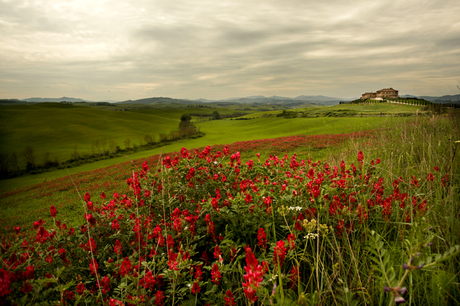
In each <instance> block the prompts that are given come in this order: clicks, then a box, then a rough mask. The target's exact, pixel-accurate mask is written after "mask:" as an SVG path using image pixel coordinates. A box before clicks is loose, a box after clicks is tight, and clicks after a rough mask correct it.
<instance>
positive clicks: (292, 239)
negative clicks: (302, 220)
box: [287, 234, 295, 250]
mask: <svg viewBox="0 0 460 306" xmlns="http://www.w3.org/2000/svg"><path fill="white" fill-rule="evenodd" d="M287 240H288V243H289V249H290V250H293V249H294V248H295V235H294V234H289V235H288V237H287Z"/></svg>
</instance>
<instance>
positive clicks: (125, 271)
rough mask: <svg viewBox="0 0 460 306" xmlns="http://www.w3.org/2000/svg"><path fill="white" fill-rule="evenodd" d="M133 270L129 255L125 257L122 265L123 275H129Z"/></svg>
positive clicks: (121, 271)
mask: <svg viewBox="0 0 460 306" xmlns="http://www.w3.org/2000/svg"><path fill="white" fill-rule="evenodd" d="M130 272H131V260H129V258H128V257H125V259H124V260H123V262H122V263H121V267H120V274H121V276H125V275H129V274H130Z"/></svg>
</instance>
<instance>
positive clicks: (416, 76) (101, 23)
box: [0, 0, 460, 100]
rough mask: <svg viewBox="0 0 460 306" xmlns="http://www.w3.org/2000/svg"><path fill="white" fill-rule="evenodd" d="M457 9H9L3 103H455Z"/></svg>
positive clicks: (57, 1)
mask: <svg viewBox="0 0 460 306" xmlns="http://www.w3.org/2000/svg"><path fill="white" fill-rule="evenodd" d="M457 2H458V1H450V0H449V1H415V0H407V1H383V0H382V1H361V0H354V1H347V2H344V1H328V2H324V1H300V0H298V1H297V0H296V1H294V0H293V1H284V2H280V1H275V0H273V1H268V0H267V1H251V2H250V3H249V4H248V2H247V1H242V0H235V1H221V2H215V1H207V0H197V1H193V2H190V1H183V0H174V1H148V0H133V1H121V0H119V1H116V0H115V1H89V0H79V1H70V0H68V1H64V0H37V1H34V2H30V1H26V0H15V1H12V0H10V1H7V0H0V31H1V34H2V35H0V67H1V70H2V73H1V74H0V98H27V97H31V96H46V97H59V96H63V95H66V96H74V97H79V98H85V99H91V100H104V99H115V100H123V99H136V98H144V97H148V96H171V97H178V98H199V97H203V98H209V99H212V98H226V97H231V96H245V95H256V94H263V95H275V94H276V95H281V96H296V95H300V94H323V95H330V96H339V97H357V96H359V95H360V94H361V93H362V92H363V91H373V90H378V89H380V88H382V87H388V86H392V87H394V88H397V89H399V90H400V91H401V93H403V94H404V93H411V94H420V95H442V94H452V93H456V91H457V89H456V85H457V84H460V74H459V67H460V56H459V55H460V22H459V21H458V12H459V11H460V4H459V3H457Z"/></svg>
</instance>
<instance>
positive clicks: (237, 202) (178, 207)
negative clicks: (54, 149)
mask: <svg viewBox="0 0 460 306" xmlns="http://www.w3.org/2000/svg"><path fill="white" fill-rule="evenodd" d="M437 124H439V122H436V124H434V123H433V125H432V127H433V128H438V127H439V126H440V125H437ZM455 124H456V123H455ZM453 127H455V128H457V127H458V125H453ZM421 130H423V131H427V130H429V128H428V127H426V126H423V128H422V125H413V126H411V127H404V130H402V131H403V132H404V133H400V131H398V135H400V139H402V140H403V141H406V142H407V141H408V139H410V135H415V134H414V133H416V132H417V131H421ZM447 130H449V128H448V129H447ZM450 130H451V131H453V130H452V125H451V126H450ZM454 132H455V133H457V134H455V133H454ZM375 133H376V131H374V132H370V131H369V132H361V133H355V134H346V135H344V134H342V135H321V136H293V137H283V138H278V139H267V140H258V141H250V142H241V143H235V144H232V145H227V146H224V145H222V146H215V147H210V146H208V147H205V148H200V149H196V150H190V151H189V150H187V149H186V148H183V149H182V150H181V152H177V153H174V154H165V155H163V156H153V157H151V158H150V159H148V160H144V161H134V162H133V163H125V164H120V165H117V166H113V167H109V168H105V169H100V170H97V171H94V172H87V173H81V174H80V175H79V176H73V177H72V178H64V179H60V180H55V181H51V182H47V183H43V184H40V185H38V186H33V187H30V189H18V190H13V191H9V192H8V193H4V194H2V195H0V201H1V203H2V209H3V210H4V211H6V212H7V213H6V215H8V209H13V208H14V209H18V208H15V207H8V205H5V203H8V204H9V206H14V205H17V206H21V209H23V211H21V213H20V214H18V215H17V219H16V220H14V222H16V223H12V221H9V219H10V218H2V220H1V221H2V223H3V224H4V225H6V226H5V228H3V229H2V232H3V236H2V246H1V258H2V267H0V301H1V302H0V303H3V304H4V305H9V304H19V305H25V304H40V303H43V304H53V305H57V304H59V305H64V304H66V305H67V304H71V305H84V304H106V305H332V304H335V305H381V304H389V305H392V304H395V303H404V302H406V303H407V304H415V305H420V304H422V305H443V304H445V305H449V304H456V303H458V302H459V301H460V290H459V286H458V284H459V279H458V273H459V271H458V266H459V265H458V263H459V256H458V255H459V253H460V246H459V244H460V241H459V237H458V232H456V229H458V225H457V223H456V222H455V220H456V218H457V217H458V214H459V206H458V197H457V196H456V195H455V193H456V191H455V190H456V189H455V188H456V187H455V186H458V181H459V177H458V172H457V170H458V166H455V165H456V163H455V162H456V161H457V160H458V155H456V154H455V147H454V145H453V143H454V142H453V141H452V137H457V136H458V130H455V131H453V132H452V136H451V137H450V139H451V141H450V143H449V144H446V146H450V149H451V152H450V155H449V156H448V157H446V158H440V157H439V158H437V157H436V155H435V154H438V153H439V152H445V148H444V147H441V145H439V148H433V145H432V143H431V138H430V143H429V144H428V141H426V142H427V144H426V147H430V148H431V149H430V150H432V151H430V152H431V155H430V156H433V159H424V160H423V161H419V160H418V159H416V157H417V156H419V155H420V156H421V155H423V156H425V151H423V150H419V152H418V153H417V154H419V155H413V156H412V157H411V160H412V159H414V160H415V161H416V162H417V163H418V165H419V169H422V170H418V171H415V170H413V168H411V167H405V168H404V169H402V168H401V167H400V169H399V170H398V169H397V167H396V166H397V165H403V162H404V161H403V158H402V157H400V158H399V160H396V161H394V162H393V164H391V167H390V166H389V165H390V163H391V162H392V160H391V159H390V158H388V156H393V155H392V154H393V151H392V152H390V153H386V151H385V150H383V149H382V148H381V147H378V145H379V144H380V145H381V144H382V143H383V139H385V138H388V134H385V135H383V134H382V135H383V136H382V137H381V138H377V136H376V135H375ZM382 133H383V132H382ZM398 137H399V136H398ZM372 138H373V139H374V140H371V139H372ZM349 140H353V146H358V147H359V146H361V147H363V149H361V150H360V149H358V150H356V152H354V154H353V157H352V158H350V159H347V160H338V161H337V163H332V162H330V161H328V160H316V159H315V160H312V159H311V158H306V159H301V158H299V157H298V156H299V155H300V153H299V154H296V153H291V154H286V153H285V152H305V151H307V152H309V154H311V152H314V151H317V150H322V149H324V148H335V149H337V148H342V149H343V147H342V145H345V144H346V142H347V141H349ZM390 141H391V142H393V143H394V145H395V146H397V148H398V149H400V148H402V147H403V146H402V145H401V144H398V142H397V138H396V137H395V138H393V139H391V140H390ZM424 141H425V140H424ZM370 142H372V143H370ZM433 143H436V140H435V139H433ZM420 146H422V148H425V144H420ZM411 148H414V146H412V147H411ZM351 149H352V148H351ZM351 149H350V147H349V148H348V151H349V150H351ZM422 151H423V152H422ZM260 153H261V154H260ZM379 154H381V155H382V156H381V157H379V156H378V155H379ZM387 154H390V155H387ZM440 154H444V153H440ZM243 155H244V158H242V157H243ZM337 156H339V155H337ZM430 158H431V157H430ZM332 160H334V161H335V160H337V157H334V158H332ZM427 160H428V161H429V162H426V161H427ZM432 161H434V163H433V162H432ZM420 165H423V167H422V166H420ZM390 170H391V171H390ZM398 171H399V172H398ZM408 171H413V172H409V173H407V172H408ZM404 172H406V173H407V175H403V174H405V173H404ZM76 188H78V190H79V192H77V191H76ZM75 198H77V199H78V202H79V204H78V205H79V207H81V208H78V209H77V208H76V206H75V204H73V203H75V202H74V201H75ZM11 199H14V201H12V200H11ZM8 201H9V202H8ZM34 209H35V210H34ZM74 216H75V217H74ZM77 216H78V217H77ZM69 219H71V221H72V224H71V222H68V220H69ZM79 220H81V222H80V223H79V224H78V222H77V221H79ZM8 222H9V223H8ZM18 224H20V225H18Z"/></svg>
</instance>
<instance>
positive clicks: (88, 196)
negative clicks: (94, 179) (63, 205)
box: [84, 192, 91, 202]
mask: <svg viewBox="0 0 460 306" xmlns="http://www.w3.org/2000/svg"><path fill="white" fill-rule="evenodd" d="M84 200H85V202H88V201H89V200H91V197H90V195H89V193H88V192H87V193H85V197H84Z"/></svg>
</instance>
